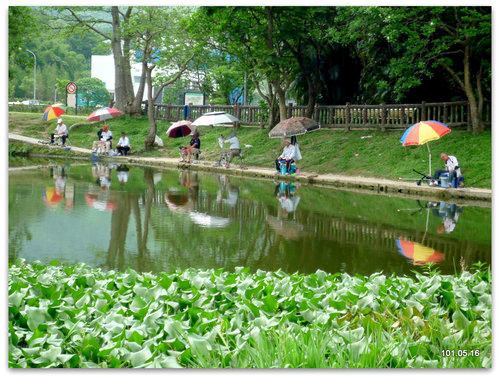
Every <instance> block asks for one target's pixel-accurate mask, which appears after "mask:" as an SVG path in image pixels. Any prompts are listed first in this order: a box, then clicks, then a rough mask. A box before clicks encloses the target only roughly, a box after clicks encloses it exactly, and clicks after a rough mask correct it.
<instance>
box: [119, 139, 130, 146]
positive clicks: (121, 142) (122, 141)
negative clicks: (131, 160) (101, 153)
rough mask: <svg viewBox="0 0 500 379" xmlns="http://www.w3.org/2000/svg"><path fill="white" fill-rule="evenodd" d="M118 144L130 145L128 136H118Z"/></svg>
mask: <svg viewBox="0 0 500 379" xmlns="http://www.w3.org/2000/svg"><path fill="white" fill-rule="evenodd" d="M118 145H120V146H121V147H126V146H128V147H130V141H129V140H128V137H120V139H119V140H118Z"/></svg>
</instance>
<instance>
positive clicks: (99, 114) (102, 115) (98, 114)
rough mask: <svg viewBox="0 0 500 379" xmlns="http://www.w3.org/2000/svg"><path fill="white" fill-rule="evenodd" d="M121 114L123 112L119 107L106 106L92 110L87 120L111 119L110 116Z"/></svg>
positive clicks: (115, 116)
mask: <svg viewBox="0 0 500 379" xmlns="http://www.w3.org/2000/svg"><path fill="white" fill-rule="evenodd" d="M121 115H122V112H120V111H119V110H118V109H114V108H108V107H104V108H101V109H98V110H96V111H95V112H92V113H91V114H90V115H89V117H87V120H89V121H104V120H109V119H110V118H117V117H120V116H121Z"/></svg>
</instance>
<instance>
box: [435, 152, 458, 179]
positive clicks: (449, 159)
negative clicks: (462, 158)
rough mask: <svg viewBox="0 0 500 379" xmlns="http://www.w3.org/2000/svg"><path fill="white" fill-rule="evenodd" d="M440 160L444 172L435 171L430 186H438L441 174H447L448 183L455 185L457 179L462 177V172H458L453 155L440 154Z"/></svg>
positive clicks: (456, 161)
mask: <svg viewBox="0 0 500 379" xmlns="http://www.w3.org/2000/svg"><path fill="white" fill-rule="evenodd" d="M440 158H441V159H442V160H443V161H444V165H445V167H446V170H436V171H435V172H434V176H433V177H432V180H431V181H430V182H429V185H431V186H437V185H438V184H439V182H438V180H439V177H440V176H441V174H444V173H448V181H449V183H453V180H455V183H457V181H458V179H459V178H460V177H461V176H462V172H461V171H460V165H459V164H458V160H457V158H456V157H454V156H453V155H448V154H446V153H441V156H440Z"/></svg>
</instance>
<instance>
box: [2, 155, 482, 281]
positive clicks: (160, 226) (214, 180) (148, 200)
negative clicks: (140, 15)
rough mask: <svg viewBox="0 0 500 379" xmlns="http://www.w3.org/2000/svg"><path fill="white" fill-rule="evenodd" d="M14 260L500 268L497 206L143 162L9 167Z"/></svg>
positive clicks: (334, 268) (141, 266)
mask: <svg viewBox="0 0 500 379" xmlns="http://www.w3.org/2000/svg"><path fill="white" fill-rule="evenodd" d="M8 196H9V232H8V235H9V261H11V262H12V261H13V260H15V259H17V258H24V259H26V260H27V261H29V262H33V261H37V260H38V261H41V262H42V263H45V264H47V263H50V262H51V261H53V260H57V261H59V262H63V263H67V264H75V263H79V262H84V263H86V264H89V265H91V266H94V267H101V268H104V269H114V270H124V269H126V268H127V267H132V268H133V269H135V270H137V271H140V272H149V271H151V272H159V271H169V270H173V269H176V268H180V269H185V268H188V267H196V268H226V269H228V270H232V269H234V267H238V266H245V267H250V268H251V270H253V271H255V270H258V269H261V270H276V269H278V268H281V269H282V270H284V271H286V272H289V273H293V272H303V273H311V272H314V271H316V270H318V269H321V270H324V271H327V272H331V273H334V272H339V271H340V272H346V273H349V274H357V273H358V274H362V275H370V274H372V273H374V272H384V273H387V274H391V273H396V274H397V275H402V274H411V273H412V271H414V270H422V267H423V266H422V265H421V264H422V263H423V262H435V263H436V264H437V265H438V267H439V269H440V270H441V271H442V272H443V273H445V274H446V273H455V272H460V271H461V270H462V269H463V268H470V266H471V265H472V264H473V263H475V262H477V261H482V262H487V263H491V208H488V207H472V206H460V205H458V204H445V203H439V202H437V203H428V202H426V201H420V202H417V201H415V200H411V199H405V198H397V197H388V196H383V195H376V194H358V193H351V192H346V191H340V190H336V189H331V188H317V187H313V186H307V185H299V184H294V183H278V182H272V181H266V180H257V179H254V178H238V177H231V176H226V175H215V174H207V173H201V172H196V171H176V170H160V169H152V168H143V167H137V166H128V167H126V166H116V165H111V166H110V165H102V164H98V165H94V166H91V165H90V164H87V163H81V164H75V163H72V164H69V163H66V164H57V165H56V164H54V165H52V166H51V167H44V168H34V169H24V170H11V171H9V194H8Z"/></svg>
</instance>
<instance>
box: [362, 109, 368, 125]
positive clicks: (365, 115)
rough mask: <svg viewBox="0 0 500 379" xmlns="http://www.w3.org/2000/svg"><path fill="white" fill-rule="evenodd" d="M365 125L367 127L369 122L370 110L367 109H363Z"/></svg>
mask: <svg viewBox="0 0 500 379" xmlns="http://www.w3.org/2000/svg"><path fill="white" fill-rule="evenodd" d="M362 115H363V125H366V124H367V122H368V109H367V108H366V107H365V108H363V113H362Z"/></svg>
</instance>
